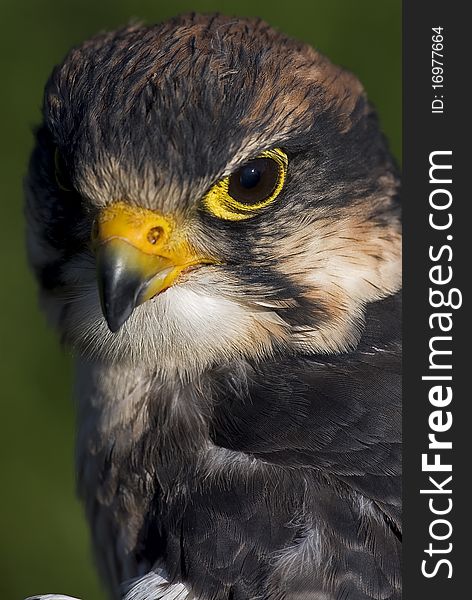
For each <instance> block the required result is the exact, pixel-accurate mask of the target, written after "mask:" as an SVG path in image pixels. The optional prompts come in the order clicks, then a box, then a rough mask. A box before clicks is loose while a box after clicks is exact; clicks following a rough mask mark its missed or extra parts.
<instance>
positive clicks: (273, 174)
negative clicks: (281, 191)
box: [228, 157, 280, 204]
mask: <svg viewBox="0 0 472 600" xmlns="http://www.w3.org/2000/svg"><path fill="white" fill-rule="evenodd" d="M279 180H280V165H279V164H278V163H277V162H276V161H275V160H273V159H272V158H265V157H264V158H255V159H254V160H251V161H250V162H248V163H246V164H245V165H243V166H242V167H241V168H240V169H238V171H236V172H235V173H233V174H232V175H230V178H229V185H228V194H229V195H230V196H231V198H234V200H237V201H238V202H241V203H243V204H255V203H258V202H263V201H264V200H266V199H267V198H269V197H270V196H271V195H272V194H273V192H274V190H275V189H276V187H277V185H278V183H279Z"/></svg>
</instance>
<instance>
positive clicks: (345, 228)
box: [26, 14, 401, 600]
mask: <svg viewBox="0 0 472 600" xmlns="http://www.w3.org/2000/svg"><path fill="white" fill-rule="evenodd" d="M26 189H27V204H26V215H27V221H28V250H29V257H30V262H31V265H32V267H33V269H34V272H35V274H36V277H37V279H38V282H39V288H40V300H41V305H42V307H43V308H44V310H45V312H46V314H47V316H48V318H49V320H50V322H51V323H52V324H53V325H54V326H55V327H56V328H57V330H58V331H59V333H60V336H61V339H62V340H63V342H64V343H65V344H66V345H68V346H69V347H71V348H73V350H74V355H75V363H76V382H77V383H76V397H77V420H78V425H77V426H78V434H77V472H78V489H79V494H80V497H81V498H82V500H83V502H84V505H85V511H86V515H87V518H88V521H89V523H90V528H91V533H92V539H93V546H94V551H95V555H96V560H97V564H98V567H99V570H100V573H101V575H102V577H103V579H104V581H105V582H106V585H107V587H108V590H109V592H110V597H111V598H113V599H117V598H121V597H123V595H126V598H127V599H128V600H159V599H166V600H171V599H177V598H178V599H180V600H183V599H186V600H193V599H195V600H196V599H198V600H256V599H259V600H308V599H312V600H345V599H348V600H374V599H375V600H380V599H381V600H398V599H399V598H400V595H401V578H400V548H401V512H400V511H401V491H400V473H401V468H400V443H401V439H400V434H401V430H400V416H401V411H400V408H401V407H400V387H401V386H400V382H401V380H400V318H401V315H400V287H401V233H400V205H399V177H398V172H397V168H396V166H395V162H394V160H393V159H392V156H391V154H390V152H389V150H388V147H387V144H386V141H385V139H384V137H383V135H382V133H381V131H380V127H379V124H378V121H377V118H376V115H375V112H374V110H373V108H372V106H371V105H370V104H369V102H368V100H367V98H366V95H365V92H364V90H363V88H362V86H361V84H360V83H359V81H358V80H357V79H356V78H355V77H354V76H353V75H352V74H350V73H348V72H346V71H344V70H342V69H341V68H338V67H337V66H334V65H333V64H331V63H330V62H329V60H328V59H326V58H325V57H324V56H322V55H321V54H320V53H319V52H317V51H315V50H314V49H312V48H311V47H309V46H307V45H305V44H303V43H300V42H298V41H294V40H292V39H289V38H287V37H286V36H285V35H283V34H282V33H279V32H278V31H275V30H274V29H272V28H271V27H270V26H269V25H267V24H266V23H264V22H263V21H260V20H251V19H249V20H246V19H240V18H232V19H231V18H228V17H224V16H218V15H217V16H215V15H212V16H201V15H195V14H192V15H186V16H180V17H177V18H174V19H173V20H170V21H168V22H164V23H162V24H159V25H155V26H150V27H148V26H142V25H132V26H129V27H126V28H124V29H121V30H119V31H115V32H112V33H104V34H101V35H98V36H97V37H94V38H93V39H91V40H89V41H87V42H85V43H84V44H82V45H81V46H79V47H77V48H75V49H73V50H72V51H71V52H70V53H69V55H68V56H67V57H66V58H65V60H64V62H63V63H62V64H61V65H59V66H58V67H56V68H55V69H54V71H53V73H52V75H51V77H50V79H49V81H48V83H47V84H46V89H45V96H44V107H43V120H42V124H41V125H40V126H39V128H38V129H37V132H36V145H35V148H34V150H33V153H32V156H31V161H30V166H29V172H28V176H27V183H26Z"/></svg>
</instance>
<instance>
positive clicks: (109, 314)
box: [92, 202, 215, 333]
mask: <svg viewBox="0 0 472 600" xmlns="http://www.w3.org/2000/svg"><path fill="white" fill-rule="evenodd" d="M92 243H93V246H94V249H95V254H96V265H97V279H98V289H99V293H100V302H101V305H102V311H103V315H104V317H105V319H106V322H107V323H108V327H109V328H110V330H111V331H112V332H113V333H115V332H116V331H118V329H119V328H120V327H121V326H122V325H123V323H125V321H126V320H127V319H128V318H129V317H130V315H131V313H132V312H133V310H134V309H135V308H136V307H137V306H138V305H139V304H142V303H143V302H146V300H149V299H150V298H153V297H154V296H156V295H157V294H160V293H161V292H163V291H165V290H166V289H168V288H169V287H171V286H172V285H173V284H174V282H175V281H176V279H177V278H178V277H179V275H180V274H181V273H182V272H183V271H185V270H188V269H190V268H195V267H196V266H200V265H202V264H214V263H215V261H214V260H211V259H209V258H208V257H202V256H199V255H198V254H197V253H196V252H195V251H193V250H192V249H191V247H190V245H189V244H188V243H187V241H186V240H185V239H183V237H182V236H181V235H179V232H178V231H177V229H176V227H175V223H174V222H173V220H171V219H170V218H169V217H166V216H164V215H162V214H160V213H157V212H154V211H150V210H147V209H143V208H137V207H133V206H130V205H127V204H125V203H124V202H117V203H115V204H112V205H111V206H109V207H107V208H106V209H104V210H102V212H101V213H100V215H99V216H98V219H97V220H96V222H95V228H94V234H93V239H92Z"/></svg>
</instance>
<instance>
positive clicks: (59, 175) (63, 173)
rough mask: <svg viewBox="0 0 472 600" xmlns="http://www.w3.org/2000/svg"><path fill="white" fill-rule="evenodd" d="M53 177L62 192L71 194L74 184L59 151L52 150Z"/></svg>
mask: <svg viewBox="0 0 472 600" xmlns="http://www.w3.org/2000/svg"><path fill="white" fill-rule="evenodd" d="M54 175H55V177H56V183H57V185H58V186H59V187H60V188H61V190H63V191H64V192H73V191H74V184H73V183H72V181H71V178H70V175H69V170H68V168H67V165H66V163H65V160H64V158H63V156H62V154H61V153H60V152H59V150H58V149H57V148H56V149H55V150H54Z"/></svg>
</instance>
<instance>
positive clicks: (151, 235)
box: [147, 225, 165, 244]
mask: <svg viewBox="0 0 472 600" xmlns="http://www.w3.org/2000/svg"><path fill="white" fill-rule="evenodd" d="M164 234H165V231H164V228H163V227H160V226H159V225H158V226H157V227H153V228H152V229H150V230H149V232H148V234H147V239H148V242H149V243H150V244H157V242H159V241H160V240H161V238H163V237H164Z"/></svg>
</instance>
